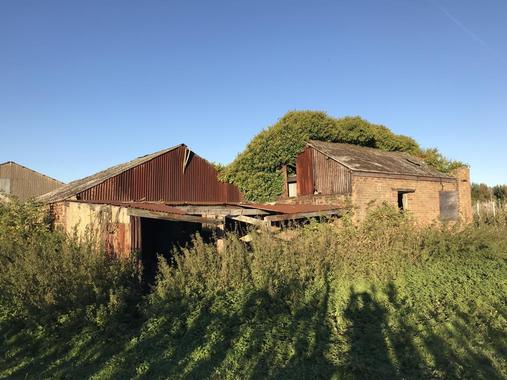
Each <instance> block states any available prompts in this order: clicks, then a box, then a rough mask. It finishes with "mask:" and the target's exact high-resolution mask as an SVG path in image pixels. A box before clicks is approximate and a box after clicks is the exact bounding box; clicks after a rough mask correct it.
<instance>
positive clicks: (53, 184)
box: [0, 161, 64, 201]
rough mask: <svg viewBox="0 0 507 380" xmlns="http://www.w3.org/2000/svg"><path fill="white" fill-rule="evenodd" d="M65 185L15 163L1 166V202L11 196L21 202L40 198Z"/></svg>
mask: <svg viewBox="0 0 507 380" xmlns="http://www.w3.org/2000/svg"><path fill="white" fill-rule="evenodd" d="M62 185H64V183H63V182H60V181H58V180H56V179H53V178H51V177H48V176H47V175H44V174H41V173H39V172H36V171H35V170H32V169H28V168H27V167H25V166H23V165H20V164H17V163H15V162H13V161H8V162H4V163H3V164H0V201H1V200H2V199H3V200H7V199H8V197H9V196H13V197H16V198H18V199H20V200H23V201H24V200H27V199H29V198H34V197H38V196H39V195H42V194H45V193H47V192H48V191H52V190H55V189H57V188H59V187H61V186H62Z"/></svg>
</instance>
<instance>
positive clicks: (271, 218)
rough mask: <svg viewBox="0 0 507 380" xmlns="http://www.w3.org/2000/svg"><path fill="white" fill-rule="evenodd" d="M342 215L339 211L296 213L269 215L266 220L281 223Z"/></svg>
mask: <svg viewBox="0 0 507 380" xmlns="http://www.w3.org/2000/svg"><path fill="white" fill-rule="evenodd" d="M340 214H341V211H338V210H332V211H317V212H299V213H295V214H280V215H269V216H265V217H264V220H265V221H268V222H281V221H284V220H293V219H305V218H316V217H319V216H333V215H340Z"/></svg>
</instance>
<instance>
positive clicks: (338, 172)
mask: <svg viewBox="0 0 507 380" xmlns="http://www.w3.org/2000/svg"><path fill="white" fill-rule="evenodd" d="M311 149H312V151H313V152H312V157H313V182H314V184H315V191H317V192H318V193H319V194H323V195H329V194H343V195H346V194H351V193H352V174H351V172H350V170H349V169H347V168H346V167H344V166H343V165H341V164H339V163H338V162H336V161H335V160H332V159H330V158H329V157H327V156H325V155H324V154H322V153H320V152H319V151H317V150H314V149H313V148H311Z"/></svg>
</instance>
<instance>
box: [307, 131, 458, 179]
mask: <svg viewBox="0 0 507 380" xmlns="http://www.w3.org/2000/svg"><path fill="white" fill-rule="evenodd" d="M307 145H308V146H310V147H312V148H314V149H315V150H317V151H319V152H321V153H322V154H324V155H326V156H327V157H329V158H331V159H333V160H335V161H337V162H338V163H340V164H342V165H343V166H345V167H347V168H349V169H350V170H352V171H357V172H369V173H385V174H401V175H411V176H424V177H437V178H453V177H450V176H448V175H446V174H444V173H441V172H439V171H438V170H436V169H434V168H432V167H430V166H429V165H427V164H426V163H425V162H424V161H422V160H421V159H419V158H417V157H414V156H411V155H409V154H407V153H403V152H386V151H383V150H380V149H374V148H367V147H363V146H359V145H352V144H342V143H331V142H324V141H317V140H310V141H309V142H308V144H307Z"/></svg>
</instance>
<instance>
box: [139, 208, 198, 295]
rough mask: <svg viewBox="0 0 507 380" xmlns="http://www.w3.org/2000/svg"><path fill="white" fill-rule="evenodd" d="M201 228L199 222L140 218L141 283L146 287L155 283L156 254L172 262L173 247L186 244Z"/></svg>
mask: <svg viewBox="0 0 507 380" xmlns="http://www.w3.org/2000/svg"><path fill="white" fill-rule="evenodd" d="M201 230H202V225H201V224H200V223H189V222H173V221H169V220H161V219H151V218H141V263H142V265H143V283H144V285H145V286H147V288H149V287H150V286H151V285H153V284H154V283H155V277H156V274H157V255H161V256H163V257H164V258H165V259H166V260H167V261H168V262H169V263H170V264H172V263H174V260H173V252H174V251H173V249H174V248H175V247H185V246H188V245H189V244H190V243H191V242H192V238H193V237H194V236H195V234H196V233H197V232H199V233H200V232H201Z"/></svg>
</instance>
